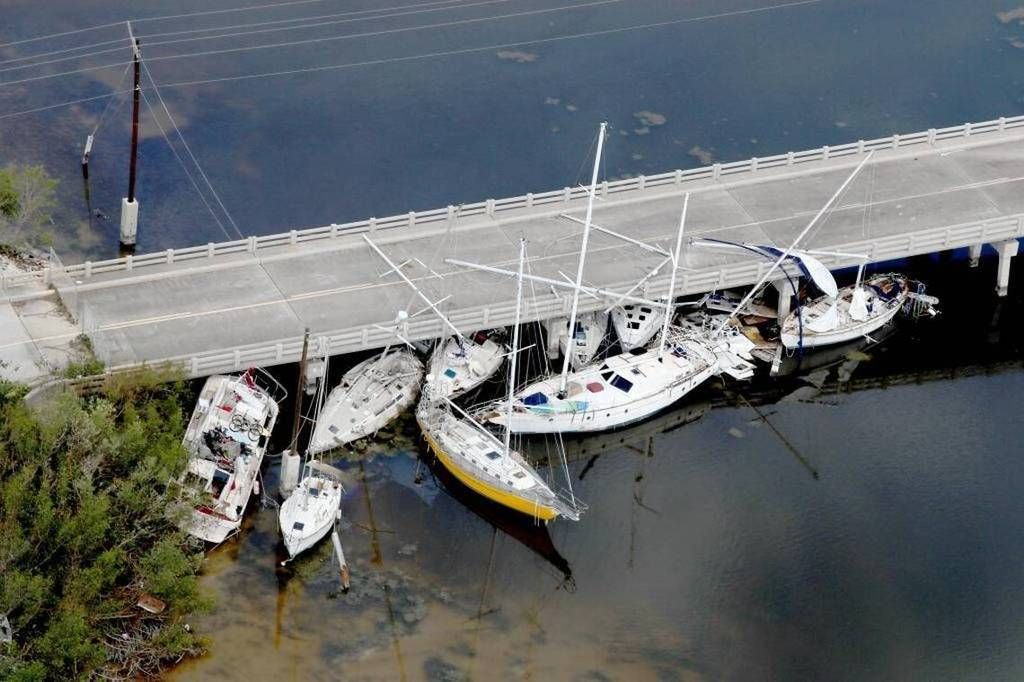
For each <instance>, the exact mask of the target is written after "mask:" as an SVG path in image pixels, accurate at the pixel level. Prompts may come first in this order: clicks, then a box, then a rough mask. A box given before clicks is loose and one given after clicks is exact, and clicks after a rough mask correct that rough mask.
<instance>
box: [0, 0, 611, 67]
mask: <svg viewBox="0 0 1024 682" xmlns="http://www.w3.org/2000/svg"><path fill="white" fill-rule="evenodd" d="M508 1H509V0H485V1H484V2H480V3H478V4H493V3H495V2H508ZM621 2H624V0H591V1H590V2H583V3H577V4H575V5H561V6H559V7H547V8H543V9H535V10H524V11H522V12H511V13H509V14H499V15H495V16H490V17H474V18H471V19H454V20H452V21H443V22H438V23H435V24H422V25H419V26H405V27H401V28H391V29H382V30H379V31H367V32H365V33H346V34H344V35H340V36H325V37H322V38H307V39H305V40H291V41H287V42H283V43H269V44H266V45H250V46H247V47H232V48H226V49H223V50H205V51H203V52H186V53H182V54H173V55H163V56H157V57H148V58H147V61H149V62H158V61H167V60H170V59H189V58H192V57H211V56H214V55H220V54H234V53H237V52H250V51H252V50H268V49H273V48H278V47H298V46H300V45H310V44H313V43H323V42H330V41H335V40H352V39H356V38H377V37H380V36H384V35H394V34H396V33H408V32H410V31H424V30H428V29H437V28H449V27H452V26H465V25H468V24H478V23H484V22H488V21H503V20H505V19H516V18H519V17H526V16H535V15H538V14H551V13H553V12H565V11H571V10H575V9H585V8H587V7H597V6H601V5H612V4H618V3H621ZM170 42H176V41H166V42H165V43H153V44H152V45H151V46H153V45H160V44H168V43H170ZM119 51H120V49H119V48H112V49H109V50H100V51H97V52H95V53H93V55H101V54H107V53H110V52H119ZM69 59H70V58H69ZM53 61H55V62H56V61H65V60H53ZM43 63H44V64H45V63H51V62H43ZM130 63H131V62H114V63H111V64H103V65H100V66H89V67H84V68H81V69H75V70H72V71H62V72H59V73H54V74H47V75H43V76H33V77H29V78H21V79H18V80H12V81H4V82H0V87H3V86H5V85H16V84H18V83H28V82H32V81H37V80H48V79H50V78H60V77H61V76H71V75H75V74H78V73H88V72H91V71H100V70H102V69H109V68H112V67H115V66H123V65H125V64H130ZM23 68H28V67H26V66H18V67H12V68H11V69H0V73H2V72H3V71H7V70H14V69H23Z"/></svg>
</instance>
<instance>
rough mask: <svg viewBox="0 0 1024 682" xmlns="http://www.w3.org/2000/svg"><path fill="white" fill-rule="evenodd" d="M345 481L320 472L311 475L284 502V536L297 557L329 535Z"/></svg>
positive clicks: (282, 509) (289, 553)
mask: <svg viewBox="0 0 1024 682" xmlns="http://www.w3.org/2000/svg"><path fill="white" fill-rule="evenodd" d="M341 494H342V488H341V484H340V483H338V482H337V481H331V480H329V479H326V478H322V477H319V476H307V477H306V478H304V479H303V480H302V482H301V483H300V484H299V487H298V488H296V489H295V492H294V493H292V494H291V495H290V496H289V497H288V499H287V500H285V501H284V502H283V503H281V511H280V514H279V517H278V518H279V520H280V524H281V536H282V537H283V538H284V546H285V549H286V550H287V551H288V556H289V558H291V559H294V558H295V557H296V556H298V555H299V554H301V553H302V552H305V551H306V550H308V549H309V548H310V547H312V546H313V545H315V544H316V543H318V542H320V541H321V540H323V539H324V538H325V537H327V534H328V533H330V531H331V527H332V526H333V525H334V522H335V520H336V519H337V516H338V509H339V508H340V507H341Z"/></svg>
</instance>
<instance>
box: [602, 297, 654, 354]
mask: <svg viewBox="0 0 1024 682" xmlns="http://www.w3.org/2000/svg"><path fill="white" fill-rule="evenodd" d="M664 321H665V311H664V310H662V309H661V308H654V307H651V306H647V305H639V304H637V305H631V304H630V305H624V306H622V307H621V308H615V309H614V310H612V326H613V327H615V334H616V335H617V336H618V337H619V345H620V346H622V350H632V349H634V348H639V347H640V346H644V345H646V344H647V343H648V342H650V340H651V339H653V338H654V335H655V334H657V333H658V332H659V331H661V327H662V324H663V323H664Z"/></svg>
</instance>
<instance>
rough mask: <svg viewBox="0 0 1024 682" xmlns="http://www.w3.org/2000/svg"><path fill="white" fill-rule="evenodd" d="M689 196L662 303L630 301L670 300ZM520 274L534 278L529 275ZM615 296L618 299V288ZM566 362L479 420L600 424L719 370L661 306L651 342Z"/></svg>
mask: <svg viewBox="0 0 1024 682" xmlns="http://www.w3.org/2000/svg"><path fill="white" fill-rule="evenodd" d="M604 132H605V126H604V124H602V126H601V132H600V135H599V138H598V145H597V153H596V155H595V159H594V167H593V171H592V175H591V184H590V195H589V200H588V202H587V212H586V218H585V220H584V227H583V239H582V244H581V249H580V259H579V266H578V268H577V274H576V284H575V285H569V286H572V287H573V301H572V307H571V312H570V317H569V320H570V322H569V328H572V327H573V326H574V324H575V321H576V313H577V309H578V305H579V296H580V293H581V291H584V290H585V289H584V287H582V277H583V266H584V261H585V259H586V254H587V242H588V239H589V236H590V226H591V221H592V217H593V208H594V197H595V194H596V186H597V175H598V170H599V168H600V162H601V151H602V144H603V141H604ZM689 199H690V196H689V194H687V195H685V197H684V201H683V210H682V214H681V216H680V220H679V231H678V235H677V239H676V248H675V251H674V252H672V253H670V254H669V259H670V260H671V263H672V268H671V276H670V279H669V291H668V296H667V297H666V299H665V301H666V303H655V302H653V301H643V300H640V301H637V300H636V299H632V300H631V301H630V302H640V303H643V304H646V305H648V306H650V307H652V308H654V307H660V308H662V309H663V310H665V309H667V308H668V304H667V302H668V301H673V300H674V293H675V283H676V273H677V271H678V267H679V254H680V251H681V248H682V238H683V231H684V227H685V224H686V212H687V208H688V206H689ZM448 262H449V263H458V264H460V265H467V266H469V267H477V268H478V269H481V270H485V271H491V272H501V271H500V270H498V269H497V268H490V267H484V266H474V265H473V264H470V263H462V262H461V261H458V262H457V261H455V260H453V259H449V260H448ZM527 278H528V279H532V280H539V279H540V278H537V277H534V276H533V275H530V276H528V277H527ZM554 281H555V282H557V280H554ZM619 297H620V298H624V296H623V295H620V296H619ZM569 364H570V359H569V357H568V356H567V357H566V358H564V362H563V365H562V372H561V374H560V375H549V376H547V377H544V378H542V379H540V380H538V381H535V382H533V383H531V384H530V385H528V386H527V387H526V388H523V389H521V390H520V391H518V392H517V393H515V394H514V395H509V397H508V399H507V400H506V401H504V402H497V403H494V404H491V405H485V406H483V407H481V408H479V409H478V411H477V414H478V415H479V416H480V418H481V419H483V420H486V421H488V422H490V423H492V424H498V425H501V426H503V427H505V428H507V429H508V430H510V431H511V432H512V433H579V432H589V431H604V430H607V429H613V428H616V427H619V426H623V425H624V424H629V423H631V422H635V421H639V420H641V419H645V418H646V417H649V416H651V415H652V414H654V413H656V412H659V411H660V410H662V409H664V408H666V407H668V406H669V405H671V404H672V403H674V402H676V401H677V400H679V399H680V398H682V397H683V396H684V395H686V394H687V393H689V392H690V391H692V390H693V389H694V388H696V387H697V386H699V385H700V384H701V383H703V382H704V381H705V380H707V379H708V378H710V377H711V376H714V375H715V374H717V373H718V372H719V371H720V370H721V367H720V361H719V358H718V356H717V355H716V354H715V352H714V348H713V346H711V345H710V344H708V343H707V342H705V341H704V340H702V339H701V338H698V337H696V336H691V335H689V334H687V333H686V332H685V331H683V330H681V329H679V328H676V327H673V326H672V325H671V324H670V319H669V315H668V314H667V312H666V313H663V314H662V315H661V335H660V338H659V339H658V340H657V341H656V342H654V343H652V344H650V345H648V346H642V347H639V348H633V349H632V350H629V351H626V352H624V353H620V354H619V355H615V356H612V357H608V358H606V359H605V360H604V361H602V362H597V363H593V364H590V365H588V366H585V367H582V368H580V369H577V370H576V371H574V372H570V371H569Z"/></svg>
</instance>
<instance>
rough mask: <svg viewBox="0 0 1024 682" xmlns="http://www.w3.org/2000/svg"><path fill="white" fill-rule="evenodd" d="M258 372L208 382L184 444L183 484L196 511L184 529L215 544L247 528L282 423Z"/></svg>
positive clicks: (184, 493) (186, 498) (184, 498)
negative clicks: (254, 493) (264, 465)
mask: <svg viewBox="0 0 1024 682" xmlns="http://www.w3.org/2000/svg"><path fill="white" fill-rule="evenodd" d="M253 374H254V372H253V370H248V371H247V372H245V374H243V375H241V376H224V375H215V376H212V377H210V378H209V379H207V380H206V383H205V384H204V385H203V390H202V391H201V392H200V393H199V399H198V400H197V401H196V407H195V410H194V411H193V412H192V418H191V420H190V421H189V424H188V428H187V429H186V430H185V437H184V439H183V440H182V443H183V445H184V446H185V450H186V451H187V452H188V455H189V459H188V464H187V466H186V469H185V471H184V473H183V474H182V475H181V478H180V479H179V484H180V485H181V489H182V502H183V503H184V504H187V505H188V506H190V507H191V511H190V513H189V514H188V515H187V516H186V517H185V518H184V520H183V521H182V522H181V527H182V529H183V530H184V531H185V532H187V533H189V534H190V535H193V536H195V537H197V538H199V539H200V540H204V541H206V542H210V543H213V544H220V543H221V542H224V540H226V539H227V538H228V537H230V536H231V535H233V534H234V533H236V532H237V531H238V529H239V527H240V526H241V524H242V515H243V513H244V512H245V507H246V505H247V504H248V503H249V496H250V495H251V494H252V491H253V488H254V486H255V485H256V477H257V476H258V475H259V472H260V464H261V463H262V462H263V455H264V453H265V452H266V449H267V442H268V440H269V438H270V433H271V431H272V430H273V429H274V423H275V422H276V421H277V415H278V411H279V409H278V405H277V402H275V400H274V399H273V398H272V397H271V395H270V394H269V393H268V392H267V391H266V390H264V389H263V388H261V387H259V386H258V385H257V384H256V381H255V379H254V378H253Z"/></svg>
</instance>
